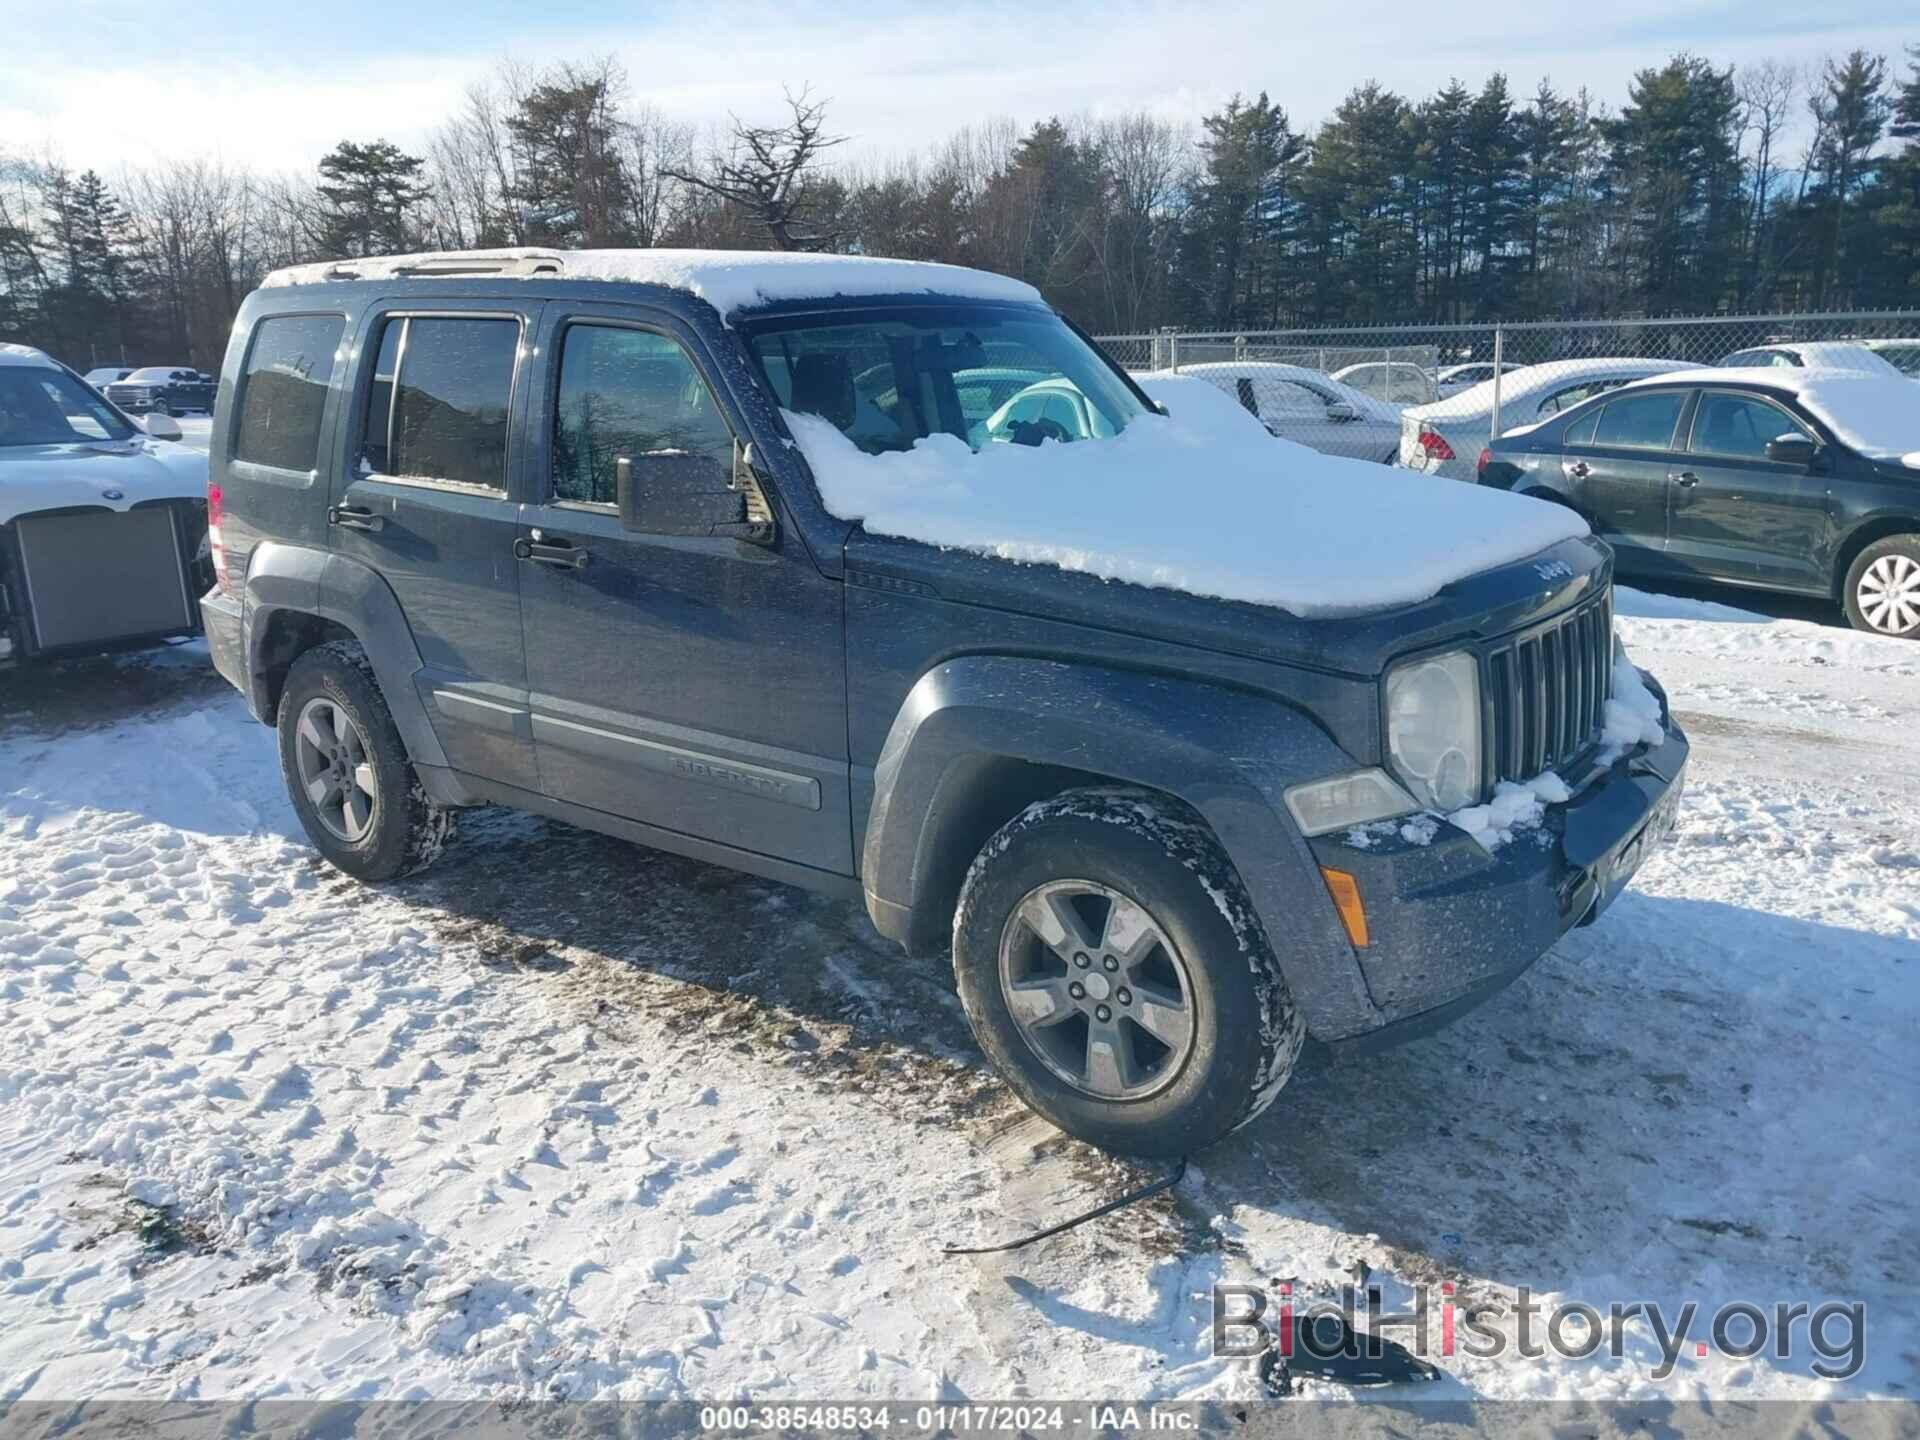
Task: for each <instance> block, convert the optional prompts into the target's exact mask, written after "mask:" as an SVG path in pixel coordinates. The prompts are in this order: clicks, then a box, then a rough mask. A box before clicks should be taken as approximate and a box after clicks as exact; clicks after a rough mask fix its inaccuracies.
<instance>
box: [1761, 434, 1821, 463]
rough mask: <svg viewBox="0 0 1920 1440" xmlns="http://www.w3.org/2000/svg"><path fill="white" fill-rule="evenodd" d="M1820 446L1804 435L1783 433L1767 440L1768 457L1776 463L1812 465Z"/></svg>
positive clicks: (1817, 455)
mask: <svg viewBox="0 0 1920 1440" xmlns="http://www.w3.org/2000/svg"><path fill="white" fill-rule="evenodd" d="M1819 454H1820V447H1819V446H1818V445H1816V444H1814V443H1813V441H1811V440H1809V439H1807V437H1806V436H1804V435H1781V436H1779V437H1777V438H1776V439H1773V440H1769V441H1768V442H1767V459H1769V460H1771V461H1773V462H1774V463H1775V464H1776V465H1811V464H1813V462H1814V460H1815V459H1817V458H1818V457H1819Z"/></svg>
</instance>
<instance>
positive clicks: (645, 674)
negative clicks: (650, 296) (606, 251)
mask: <svg viewBox="0 0 1920 1440" xmlns="http://www.w3.org/2000/svg"><path fill="white" fill-rule="evenodd" d="M540 351H541V354H542V355H543V356H544V357H545V363H544V364H543V366H542V374H541V386H540V389H541V400H540V412H539V415H538V417H537V422H536V433H537V435H538V437H539V438H538V440H537V442H536V445H537V455H538V458H537V460H536V462H535V464H534V466H533V468H532V471H531V473H530V476H529V479H530V484H531V486H532V489H531V491H530V493H529V498H530V500H532V501H533V502H534V503H532V504H530V505H529V506H528V508H527V511H526V515H525V527H524V529H523V531H522V538H523V540H524V542H525V543H524V544H523V545H522V547H521V549H522V552H523V553H524V554H525V555H526V558H524V559H522V560H521V561H520V562H519V570H520V593H521V600H522V605H523V617H524V623H525V627H526V654H527V680H528V685H529V688H530V690H531V694H532V709H533V732H534V744H535V749H536V751H537V753H538V755H539V764H540V783H541V788H542V789H543V790H544V791H545V793H546V794H548V795H549V796H551V797H553V798H554V799H557V800H562V801H565V802H567V803H568V804H572V805H579V806H584V807H587V808H589V809H593V810H599V811H605V812H609V813H611V814H615V815H619V816H622V817H624V818H627V819H630V820H637V821H640V822H642V823H644V824H647V825H651V826H656V827H659V828H661V829H663V830H667V831H672V832H674V833H676V834H680V835H686V836H692V837H696V838H698V839H701V840H706V841H712V842H717V843H719V844H722V845H726V846H729V847H732V848H734V849H737V850H742V851H748V852H753V853H758V854H764V855H770V856H774V857H776V858H779V859H782V860H787V861H792V862H797V863H799V864H803V865H807V866H810V867H813V868H816V869H821V870H828V871H832V872H834V873H836V874H841V875H850V874H852V873H853V853H852V839H851V833H850V830H849V821H848V814H847V804H848V798H847V790H848V771H847V702H846V667H845V660H844V653H843V644H844V641H843V625H844V616H843V609H842V600H841V588H840V585H839V582H837V581H833V580H829V579H827V578H826V577H825V576H823V575H822V574H821V573H820V571H819V570H818V568H817V567H816V566H815V565H814V563H813V561H812V558H811V556H810V555H809V554H808V552H807V549H806V546H805V544H804V543H803V541H802V540H801V537H800V535H799V534H798V532H797V531H796V530H794V529H793V527H792V526H791V525H788V524H784V523H781V524H777V525H776V528H775V534H774V539H773V542H772V543H771V544H770V545H764V546H763V545H757V544H752V543H749V542H747V541H744V540H736V539H731V538H706V537H700V538H690V537H686V536H670V535H648V534H638V533H634V532H632V531H629V530H626V529H625V528H623V527H622V525H621V522H620V517H619V513H618V509H617V506H616V490H615V484H616V481H615V475H616V465H617V462H618V460H619V459H620V458H622V457H631V456H634V455H639V454H644V453H647V452H650V451H659V450H688V451H693V452H696V453H702V454H707V455H710V456H712V457H713V458H714V459H715V460H716V461H721V462H723V463H728V464H731V463H733V460H734V446H735V436H736V434H738V435H740V437H741V438H742V439H744V438H745V432H744V429H743V428H742V427H741V426H740V424H739V421H738V418H737V417H738V414H739V411H738V408H737V406H734V405H733V404H732V400H731V397H730V396H729V395H728V394H727V392H726V391H725V390H724V389H723V388H722V387H720V386H718V385H716V384H715V383H714V382H713V380H712V377H713V375H714V374H715V367H714V366H713V365H712V363H711V361H710V358H709V357H708V356H707V354H706V352H705V350H704V348H703V346H702V345H701V343H700V342H699V341H698V340H697V339H696V338H695V337H694V336H693V335H692V334H691V333H690V332H689V331H687V330H685V329H684V328H683V327H681V326H679V325H678V323H677V322H676V321H674V320H672V319H671V318H670V317H667V316H665V315H657V314H653V313H651V312H643V311H639V310H635V309H629V308H627V307H604V308H594V307H584V306H579V307H572V308H570V309H565V310H563V309H562V308H561V307H560V306H558V305H555V306H553V307H551V309H550V312H549V315H548V319H547V324H546V325H545V327H544V331H543V340H542V343H541V346H540ZM774 509H775V513H776V516H778V513H779V507H778V502H777V499H776V500H775V503H774Z"/></svg>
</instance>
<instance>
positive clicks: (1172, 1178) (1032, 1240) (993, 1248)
mask: <svg viewBox="0 0 1920 1440" xmlns="http://www.w3.org/2000/svg"><path fill="white" fill-rule="evenodd" d="M1186 1174H1187V1157H1186V1156H1184V1155H1182V1156H1181V1157H1180V1163H1179V1164H1177V1165H1175V1166H1174V1167H1173V1169H1172V1170H1171V1171H1169V1172H1168V1173H1167V1174H1165V1175H1162V1176H1161V1177H1160V1178H1159V1179H1158V1180H1155V1181H1154V1182H1153V1183H1152V1184H1150V1185H1142V1186H1141V1187H1140V1188H1139V1189H1138V1190H1129V1191H1128V1192H1127V1193H1126V1194H1125V1195H1122V1196H1121V1197H1120V1198H1119V1199H1118V1200H1109V1201H1108V1202H1107V1203H1106V1204H1104V1205H1102V1206H1100V1207H1099V1208H1098V1209H1094V1210H1089V1211H1087V1212H1086V1214H1084V1215H1076V1216H1074V1217H1073V1218H1072V1219H1071V1220H1062V1221H1061V1222H1060V1223H1059V1224H1058V1225H1050V1226H1048V1227H1047V1228H1046V1229H1045V1230H1036V1231H1034V1232H1033V1234H1031V1235H1022V1236H1021V1237H1020V1238H1019V1239H1018V1240H1009V1241H1007V1242H1006V1243H1005V1244H1004V1245H943V1246H941V1247H940V1253H941V1254H942V1255H998V1254H1001V1253H1003V1252H1005V1251H1008V1250H1022V1249H1025V1248H1026V1247H1027V1246H1029V1245H1035V1244H1038V1243H1039V1242H1040V1241H1042V1240H1050V1239H1052V1238H1053V1237H1054V1236H1055V1235H1060V1234H1064V1233H1065V1232H1066V1231H1068V1230H1071V1229H1073V1227H1074V1226H1076V1225H1084V1224H1086V1223H1087V1222H1088V1221H1089V1220H1098V1219H1099V1218H1100V1217H1101V1216H1102V1215H1111V1214H1112V1213H1113V1212H1114V1211H1116V1210H1124V1209H1126V1207H1127V1206H1129V1205H1137V1204H1139V1203H1140V1202H1141V1201H1142V1200H1151V1199H1152V1198H1153V1197H1154V1196H1156V1195H1158V1194H1160V1193H1161V1192H1163V1191H1166V1190H1171V1189H1172V1188H1173V1187H1174V1186H1176V1185H1178V1184H1179V1183H1180V1182H1181V1181H1182V1180H1183V1179H1185V1178H1186Z"/></svg>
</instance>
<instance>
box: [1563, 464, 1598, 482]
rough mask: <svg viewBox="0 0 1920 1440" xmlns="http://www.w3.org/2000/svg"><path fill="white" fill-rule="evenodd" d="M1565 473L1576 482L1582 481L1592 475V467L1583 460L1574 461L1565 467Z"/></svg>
mask: <svg viewBox="0 0 1920 1440" xmlns="http://www.w3.org/2000/svg"><path fill="white" fill-rule="evenodd" d="M1567 473H1568V474H1569V475H1571V476H1573V478H1574V479H1576V480H1584V479H1586V478H1587V476H1589V475H1591V474H1592V473H1593V467H1592V466H1591V465H1589V464H1587V462H1586V461H1584V460H1576V461H1574V462H1573V464H1571V465H1569V466H1568V467H1567Z"/></svg>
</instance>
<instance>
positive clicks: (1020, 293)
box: [261, 246, 1043, 315]
mask: <svg viewBox="0 0 1920 1440" xmlns="http://www.w3.org/2000/svg"><path fill="white" fill-rule="evenodd" d="M461 261H472V262H476V263H484V262H488V261H519V262H533V263H540V264H542V265H544V266H545V268H543V269H537V270H536V269H534V268H532V263H529V264H527V265H525V266H524V267H523V268H521V269H518V270H515V271H507V272H504V273H502V274H501V275H499V276H494V275H482V276H481V278H486V279H494V278H500V279H516V278H519V279H545V280H606V281H625V282H627V283H631V284H641V285H664V286H667V287H668V288H670V289H674V290H685V291H688V292H689V293H691V294H694V295H697V296H699V297H700V298H701V299H702V300H705V301H706V302H707V303H708V304H710V305H712V306H713V308H714V309H716V310H718V311H719V312H720V313H721V314H722V315H727V314H731V313H732V312H733V311H735V310H746V309H751V308H752V307H754V306H756V305H772V304H776V303H778V302H781V301H787V300H828V299H833V298H836V297H843V296H873V295H951V296H955V297H957V298H960V299H966V300H1012V301H1022V302H1026V303H1030V304H1036V305H1037V304H1041V303H1043V302H1042V301H1041V299H1040V292H1039V291H1038V290H1035V289H1034V288H1033V287H1032V286H1031V285H1029V284H1027V283H1026V282H1025V281H1022V280H1011V279H1008V278H1007V277H1006V276H1004V275H993V274H989V273H988V272H986V271H984V270H969V269H968V268H966V267H965V266H964V265H938V264H934V263H933V262H931V261H923V260H877V259H869V258H866V257H864V256H858V255H804V254H785V253H780V252H770V251H758V250H542V249H536V248H529V247H524V246H523V247H519V248H514V249H504V250H459V251H450V250H449V251H434V252H431V253H424V254H419V255H384V256H378V257H375V258H373V259H370V260H351V261H325V262H322V263H320V264H317V265H294V266H289V267H288V268H287V269H284V270H275V271H274V272H273V273H272V274H270V275H268V276H267V278H266V279H265V280H263V281H262V282H261V288H262V289H267V288H272V287H277V286H282V285H315V284H319V283H320V282H322V281H325V280H334V279H344V278H350V277H351V278H359V279H388V278H391V277H393V276H396V275H400V274H402V273H405V272H408V271H412V272H415V273H417V274H419V273H431V272H430V271H427V270H425V269H424V268H423V267H429V266H434V265H441V266H446V265H456V264H458V263H459V262H461ZM441 273H442V276H443V278H444V277H445V276H446V275H447V274H448V273H449V272H446V271H442V272H441Z"/></svg>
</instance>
